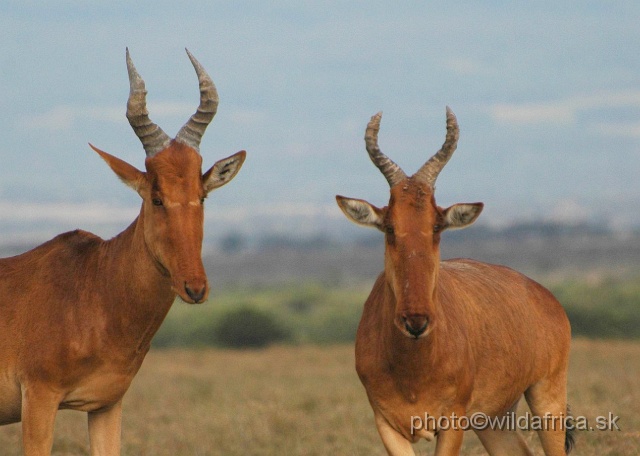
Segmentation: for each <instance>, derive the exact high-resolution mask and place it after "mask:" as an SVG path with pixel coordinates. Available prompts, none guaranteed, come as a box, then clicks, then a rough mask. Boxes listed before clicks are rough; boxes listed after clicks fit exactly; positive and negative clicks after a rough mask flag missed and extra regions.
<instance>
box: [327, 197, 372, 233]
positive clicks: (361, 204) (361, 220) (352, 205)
mask: <svg viewBox="0 0 640 456" xmlns="http://www.w3.org/2000/svg"><path fill="white" fill-rule="evenodd" d="M336 201H337V202H338V206H340V209H342V212H344V215H346V216H347V218H348V219H349V220H351V221H352V222H354V223H357V224H358V225H364V226H371V227H374V228H377V229H379V230H380V231H383V227H382V225H383V220H384V209H380V208H377V207H375V206H373V205H372V204H369V203H367V202H366V201H364V200H361V199H354V198H346V197H344V196H340V195H336Z"/></svg>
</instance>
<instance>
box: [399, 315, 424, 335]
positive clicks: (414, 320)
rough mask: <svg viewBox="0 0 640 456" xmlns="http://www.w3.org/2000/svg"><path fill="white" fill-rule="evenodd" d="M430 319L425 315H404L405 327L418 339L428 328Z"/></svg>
mask: <svg viewBox="0 0 640 456" xmlns="http://www.w3.org/2000/svg"><path fill="white" fill-rule="evenodd" d="M427 326H429V319H428V318H427V317H426V316H425V315H409V316H407V317H404V327H405V329H406V330H407V331H408V332H409V334H411V335H412V336H413V337H415V338H416V339H417V338H418V337H420V335H421V334H422V333H424V332H425V331H426V330H427Z"/></svg>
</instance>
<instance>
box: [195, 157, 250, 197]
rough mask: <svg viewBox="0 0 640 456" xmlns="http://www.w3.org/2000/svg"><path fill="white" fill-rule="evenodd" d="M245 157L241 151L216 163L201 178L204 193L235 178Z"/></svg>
mask: <svg viewBox="0 0 640 456" xmlns="http://www.w3.org/2000/svg"><path fill="white" fill-rule="evenodd" d="M246 157H247V153H246V152H245V151H244V150H241V151H240V152H238V153H235V154H233V155H232V156H231V157H227V158H223V159H222V160H220V161H218V162H216V164H215V165H213V166H212V167H211V169H209V171H207V172H206V173H204V176H202V184H203V185H204V191H205V192H206V193H209V192H210V191H211V190H213V189H215V188H218V187H222V186H223V185H224V184H226V183H227V182H230V181H231V179H233V178H234V177H236V174H238V171H240V168H242V164H243V163H244V159H245V158H246Z"/></svg>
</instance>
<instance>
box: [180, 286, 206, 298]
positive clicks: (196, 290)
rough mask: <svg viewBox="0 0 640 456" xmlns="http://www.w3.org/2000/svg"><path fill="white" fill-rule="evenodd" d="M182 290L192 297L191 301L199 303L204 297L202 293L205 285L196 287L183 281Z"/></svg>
mask: <svg viewBox="0 0 640 456" xmlns="http://www.w3.org/2000/svg"><path fill="white" fill-rule="evenodd" d="M184 291H186V292H187V295H189V297H190V298H191V299H193V302H195V303H199V302H201V301H202V298H204V295H205V293H206V292H207V286H206V285H204V286H199V287H197V286H192V285H188V284H186V283H185V284H184Z"/></svg>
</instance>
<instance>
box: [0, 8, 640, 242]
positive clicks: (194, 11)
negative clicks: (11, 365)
mask: <svg viewBox="0 0 640 456" xmlns="http://www.w3.org/2000/svg"><path fill="white" fill-rule="evenodd" d="M639 21H640V2H638V1H637V0H633V1H617V2H601V1H584V0H581V1H563V2H558V1H557V0H555V1H538V2H512V1H466V2H456V1H449V2H428V1H424V0H423V1H400V2H379V1H371V0H368V1H327V0H324V1H299V0H295V1H294V0H290V1H252V2H249V1H233V2H230V1H224V2H223V1H211V0H207V1H204V0H203V1H196V0H193V1H189V0H183V1H175V0H171V1H167V0H159V1H137V2H133V1H130V0H127V1H87V0H75V1H74V0H68V1H64V0H62V1H60V0H59V1H56V2H49V1H29V0H26V1H25V0H4V1H3V2H1V3H0V43H2V44H1V45H0V105H1V106H2V111H1V113H0V125H1V126H0V128H2V134H1V135H0V157H1V158H2V161H1V165H0V212H1V214H0V218H1V219H2V221H1V222H0V229H1V228H4V229H5V230H9V231H10V232H15V233H18V234H19V233H26V232H29V231H33V230H36V231H37V230H41V231H42V232H46V231H47V230H53V229H56V230H57V229H73V228H76V227H86V226H88V227H89V228H91V227H93V226H97V225H100V224H102V223H106V224H110V225H109V228H105V231H103V232H99V233H98V234H101V235H111V234H114V233H115V232H116V231H118V230H120V229H122V228H124V227H125V226H126V225H127V223H128V222H129V221H131V220H132V219H133V217H135V214H136V212H137V208H138V206H139V197H138V196H137V195H136V194H135V193H134V192H132V191H131V190H129V189H128V188H126V187H125V186H124V185H122V184H121V183H120V182H119V181H118V180H117V178H116V177H115V176H114V175H113V174H112V173H111V171H110V170H109V169H108V168H107V166H106V165H105V164H104V163H102V161H101V160H100V159H99V158H98V156H97V155H96V154H95V153H94V152H92V151H91V150H90V149H89V147H88V146H87V143H88V142H91V143H93V144H95V145H96V146H98V147H100V148H102V149H104V150H106V151H108V152H110V153H113V154H115V155H117V156H119V157H121V158H123V159H125V160H127V161H129V162H130V163H132V164H134V165H135V166H137V167H139V168H142V167H143V163H144V152H143V150H142V147H141V145H140V143H139V141H138V139H137V138H136V137H135V135H134V134H133V132H132V130H131V128H130V126H129V125H128V123H127V121H126V118H125V115H124V113H125V109H126V99H127V96H128V79H127V73H126V66H125V47H127V46H128V47H129V49H130V51H131V55H132V57H133V59H134V62H135V64H136V66H137V68H138V71H139V72H140V74H141V75H142V77H143V78H144V79H145V81H146V84H147V89H148V91H149V95H148V101H149V110H150V113H151V118H152V119H153V120H154V121H155V122H157V123H158V124H159V125H160V126H161V127H162V128H163V129H164V130H165V131H166V132H167V133H168V134H170V135H172V136H173V135H174V134H175V132H176V131H177V130H178V129H179V128H180V126H181V125H182V124H183V123H184V122H185V121H186V120H187V118H188V117H189V116H190V115H191V114H192V113H193V111H195V108H196V106H197V104H198V87H197V79H196V77H195V74H194V72H193V68H192V67H191V65H190V63H189V60H188V59H187V56H186V54H185V52H184V47H187V48H189V50H190V51H192V52H193V53H194V55H195V56H196V57H197V58H198V59H199V60H200V62H201V63H202V64H203V65H204V66H205V68H206V69H207V70H208V72H209V73H210V75H211V76H212V78H213V80H214V81H215V83H216V85H217V87H218V91H219V93H220V98H221V102H220V106H219V110H218V114H217V116H216V118H215V119H214V121H213V123H212V124H211V126H210V127H209V129H208V130H207V133H206V134H205V137H204V139H203V142H202V147H201V150H202V154H203V156H204V161H205V164H206V165H207V166H210V165H212V164H213V163H214V162H215V161H216V160H218V159H220V158H222V157H225V156H227V155H230V154H232V153H234V152H236V151H237V150H240V149H246V150H247V151H248V158H247V162H246V164H245V166H244V168H243V170H242V171H241V173H240V174H239V175H238V177H237V178H236V179H235V180H234V181H233V182H232V183H231V184H229V185H228V186H226V187H224V188H223V189H220V190H219V191H217V192H216V193H214V194H213V195H212V197H211V198H210V199H209V200H208V202H207V212H208V218H209V223H210V224H211V225H212V227H211V228H208V230H209V229H212V230H214V229H215V230H228V229H231V228H233V229H239V230H247V231H248V230H250V229H251V230H254V229H257V228H259V227H260V226H261V221H264V226H265V227H272V226H278V225H280V227H281V228H282V229H285V230H286V229H287V226H288V223H289V222H287V220H289V218H288V216H295V217H296V220H297V222H296V223H299V222H300V220H307V224H308V225H309V224H310V225H311V227H313V226H314V224H316V223H318V224H322V225H321V227H322V228H325V227H331V226H333V225H338V224H339V226H343V225H345V226H346V224H348V222H347V221H346V220H343V218H342V215H341V213H340V212H339V210H338V208H337V206H335V203H334V199H333V198H334V195H335V194H337V193H339V194H343V195H347V196H353V197H360V198H365V199H368V200H369V201H370V202H372V203H373V204H377V205H384V204H385V203H386V201H387V198H388V187H387V184H386V181H385V179H384V178H383V177H382V175H381V174H380V173H379V172H378V171H377V169H376V168H375V167H374V166H373V165H372V164H371V163H370V161H369V159H368V157H367V154H366V151H365V149H364V141H363V136H364V128H365V126H366V124H367V122H368V120H369V118H370V116H371V115H372V114H374V113H376V112H377V111H379V110H382V111H384V116H383V119H382V127H381V132H380V141H379V142H380V146H381V148H382V150H383V151H384V152H385V153H386V154H387V155H389V156H390V157H391V158H393V159H394V160H395V161H396V162H397V163H398V164H400V165H401V166H402V167H403V168H404V169H405V171H406V172H407V173H409V174H410V173H413V172H414V171H415V170H416V169H417V168H418V167H419V166H420V165H421V164H422V163H424V161H426V160H427V159H428V157H429V156H430V155H431V154H433V153H434V152H435V151H436V150H437V149H438V148H439V147H440V145H441V144H442V141H443V140H444V134H445V106H446V105H449V106H451V107H452V109H453V110H454V112H455V113H456V115H457V116H458V120H459V123H460V126H461V137H460V142H459V147H458V151H457V152H456V154H455V155H454V157H453V159H452V160H451V162H450V163H449V165H448V166H447V168H446V169H445V171H443V173H442V174H441V175H440V179H439V181H438V191H437V194H436V196H437V199H438V202H439V203H440V204H441V205H449V204H452V203H455V202H462V201H484V202H485V204H486V209H485V213H483V215H482V217H481V219H483V221H484V222H485V223H492V222H500V223H505V222H508V221H509V220H513V219H519V218H523V217H528V218H534V217H535V218H545V219H559V218H560V219H568V220H589V221H603V220H606V221H608V222H609V223H611V224H613V225H616V226H626V225H629V224H636V225H637V224H640V214H639V213H638V212H639V211H638V210H637V208H639V207H640V182H639V181H638V175H639V174H640V59H639V58H638V55H639V54H640V52H639V51H640V47H639V46H640V44H639V43H640V27H638V23H639ZM36 227H37V229H36ZM50 227H53V228H50ZM307 228H309V226H307Z"/></svg>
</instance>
